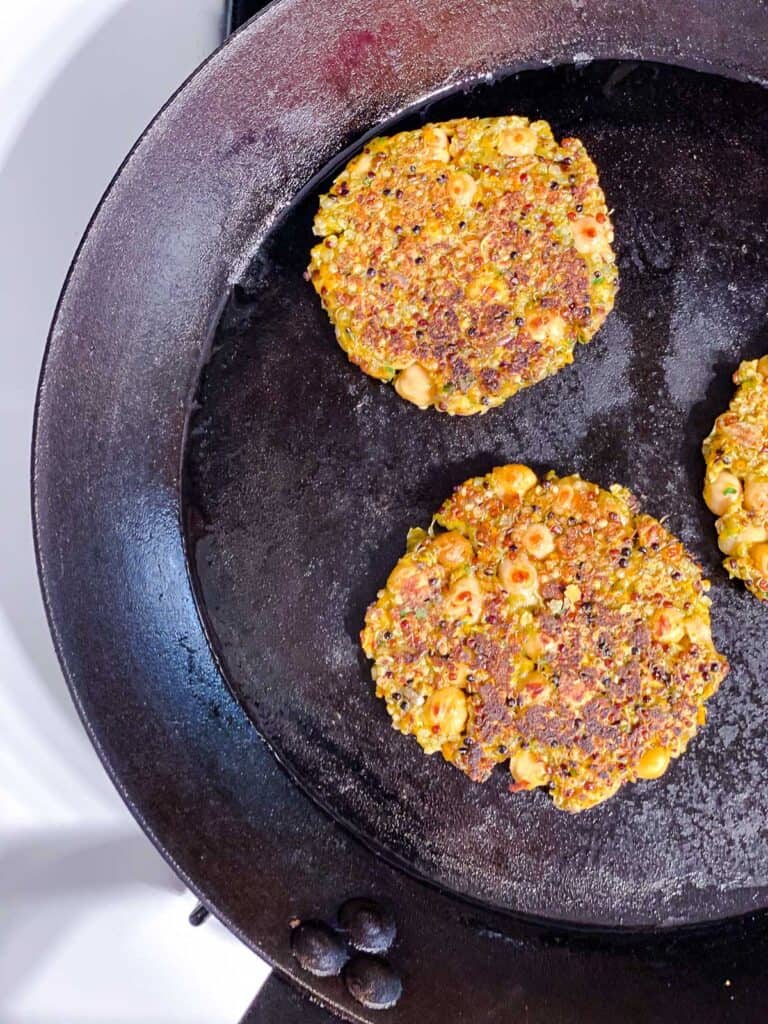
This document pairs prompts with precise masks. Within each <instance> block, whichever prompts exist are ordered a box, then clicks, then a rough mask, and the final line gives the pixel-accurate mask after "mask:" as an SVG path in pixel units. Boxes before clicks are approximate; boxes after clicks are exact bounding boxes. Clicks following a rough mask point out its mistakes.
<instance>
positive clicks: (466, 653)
mask: <svg viewBox="0 0 768 1024" xmlns="http://www.w3.org/2000/svg"><path fill="white" fill-rule="evenodd" d="M440 528H442V530H443V531H447V532H439V529H440ZM708 588H709V584H708V582H707V581H706V580H704V579H703V578H702V575H701V571H700V569H699V567H698V566H697V565H696V564H695V562H694V561H693V560H692V559H691V558H690V556H689V555H687V554H686V552H685V550H684V548H683V545H682V544H681V543H680V541H679V540H677V539H676V538H675V537H673V536H672V535H671V534H670V533H669V532H668V531H667V530H665V529H664V527H663V526H662V525H661V524H660V523H659V522H658V521H657V520H655V519H652V518H651V517H650V516H647V515H642V514H639V513H638V512H637V506H636V501H635V499H634V498H633V497H632V495H631V494H630V493H629V492H628V491H626V490H625V489H623V488H621V487H618V486H614V487H612V488H611V490H610V492H609V491H605V490H602V489H601V488H600V487H597V486H596V485H595V484H591V483H587V482H586V481H584V480H582V479H580V478H579V477H578V476H570V477H566V478H564V479H558V478H557V477H556V476H555V475H554V474H553V473H550V474H549V475H548V476H547V477H546V478H545V479H543V480H541V481H539V480H537V478H536V476H535V474H534V473H533V471H532V470H530V469H528V468H527V467H526V466H503V467H500V468H498V469H495V470H494V471H493V472H492V473H490V474H489V475H488V476H485V477H476V478H475V479H472V480H468V481H467V482H466V483H464V484H462V485H461V486H460V487H459V488H457V490H456V491H455V493H454V494H453V496H452V497H451V498H450V499H449V500H448V501H446V502H445V504H444V505H443V506H442V508H441V509H440V511H439V512H438V513H437V515H436V516H435V518H434V521H433V524H432V527H431V528H430V530H429V532H425V531H424V530H420V529H415V530H411V532H410V534H409V538H408V551H407V553H406V554H405V555H404V556H403V558H401V559H400V561H399V562H398V564H397V565H396V566H395V568H394V570H393V571H392V573H391V575H390V577H389V579H388V580H387V585H386V587H385V589H384V590H382V591H380V592H379V595H378V598H377V600H376V602H375V603H374V604H372V605H371V606H370V608H369V609H368V612H367V614H366V619H365V628H364V630H363V632H362V635H361V639H362V645H363V648H364V650H365V653H366V654H367V655H368V657H369V658H372V659H373V660H374V662H375V665H374V668H373V676H374V678H375V680H376V692H377V694H378V695H379V696H380V697H383V698H384V699H385V701H386V704H387V710H388V711H389V714H390V715H391V717H392V720H393V724H394V727H395V728H396V729H399V730H400V731H401V732H403V733H412V734H413V735H414V736H415V737H416V739H417V740H418V742H419V743H420V744H421V746H422V747H423V748H424V750H425V751H426V752H427V753H434V752H435V751H438V750H439V751H441V752H442V754H443V757H445V758H446V760H448V761H451V762H452V763H453V764H455V765H457V766H458V767H459V768H461V770H462V771H464V772H466V773H467V775H469V777H470V778H472V779H474V780H476V781H478V782H482V781H484V780H485V779H486V778H487V777H488V776H489V774H490V772H491V769H492V768H493V766H494V765H495V764H498V763H499V762H502V761H507V760H509V763H510V770H511V772H512V776H513V778H514V780H515V785H514V786H513V787H512V788H513V789H532V788H534V787H536V786H549V788H550V791H551V793H552V796H553V798H554V801H555V804H556V805H557V806H558V807H560V808H562V809H564V810H568V811H580V810H584V809H585V808H587V807H592V806H593V805H594V804H596V803H599V802H600V801H601V800H605V799H607V798H608V797H610V796H612V795H613V794H614V793H615V792H616V790H617V789H618V788H619V786H621V785H622V784H623V783H625V782H633V781H635V780H636V779H638V778H644V779H650V778H657V777H658V776H659V775H662V774H663V773H664V771H665V770H666V768H667V766H668V764H669V761H670V758H673V757H678V756H679V755H680V754H682V753H683V751H684V750H685V748H686V746H687V744H688V742H689V740H690V739H691V737H692V736H693V735H694V734H695V732H696V730H697V728H698V726H700V725H702V724H703V723H704V721H705V718H706V712H705V708H704V702H705V700H706V699H707V698H708V697H709V696H711V695H712V694H713V693H714V692H715V690H716V689H717V687H718V686H719V684H720V682H721V680H722V679H723V677H724V676H725V675H726V673H727V671H728V664H727V662H726V660H725V658H724V657H723V656H722V655H721V654H719V653H718V652H717V651H716V649H715V647H714V644H713V641H712V636H711V632H710V619H709V599H708V598H707V597H706V596H705V595H706V591H707V590H708Z"/></svg>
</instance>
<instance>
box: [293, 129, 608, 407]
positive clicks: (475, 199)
mask: <svg viewBox="0 0 768 1024" xmlns="http://www.w3.org/2000/svg"><path fill="white" fill-rule="evenodd" d="M314 230H315V234H317V235H319V236H320V237H321V238H322V239H323V241H322V242H320V243H319V244H318V245H316V246H315V247H314V248H313V249H312V256H311V262H310V265H309V270H308V277H309V279H310V280H311V281H312V283H313V284H314V286H315V288H316V289H317V292H318V294H319V295H320V298H321V300H322V303H323V306H324V307H325V309H326V310H327V312H328V315H329V316H330V318H331V321H332V322H333V325H334V327H335V329H336V337H337V338H338V341H339V344H340V345H341V347H342V348H343V349H344V350H345V352H346V353H347V354H348V356H349V358H350V359H351V361H352V362H353V363H356V364H357V365H358V366H359V367H361V369H363V370H364V371H365V372H366V373H368V374H370V375H371V376H373V377H377V378H379V379H380V380H385V381H392V382H393V383H394V385H395V388H396V389H397V391H398V393H399V394H400V395H401V396H402V397H403V398H406V399H408V400H410V401H412V402H414V403H415V404H416V405H418V406H419V407H420V408H426V407H427V406H434V407H435V408H437V409H440V410H441V411H443V412H448V413H452V414H469V413H476V412H485V411H486V410H487V409H489V408H490V407H491V406H495V405H500V404H501V403H502V402H504V401H505V400H506V399H507V398H509V397H510V396H511V395H514V394H515V393H516V392H517V391H519V390H520V389H521V388H524V387H528V386H529V385H531V384H534V383H536V382H537V381H540V380H541V379H542V378H544V377H547V376H549V375H550V374H553V373H555V372H557V371H558V370H559V369H561V368H562V367H563V366H565V365H567V364H568V363H570V362H572V361H573V349H574V345H575V344H576V342H577V341H581V342H587V341H589V340H590V339H591V338H592V337H593V335H594V334H595V332H596V331H597V330H598V328H599V327H600V326H601V324H602V323H603V321H604V320H605V318H606V316H607V315H608V313H609V312H610V310H611V309H612V308H613V302H614V296H615V293H616V287H617V270H616V264H615V258H614V254H613V251H612V249H611V242H612V239H613V228H612V226H611V222H610V219H609V216H608V210H607V207H606V202H605V197H604V195H603V192H602V190H601V188H600V186H599V184H598V179H597V171H596V170H595V165H594V164H593V162H592V160H591V159H590V158H589V156H588V155H587V152H586V150H585V148H584V146H583V145H582V143H581V142H580V141H579V140H578V139H570V138H568V139H563V141H562V142H561V143H560V144H558V143H557V142H556V141H555V139H554V137H553V135H552V130H551V128H550V126H549V125H548V124H547V122H546V121H534V122H533V123H529V121H528V120H527V119H526V118H524V117H498V118H482V119H478V118H462V119H459V120H455V121H446V122H445V123H443V124H439V125H427V126H426V127H425V128H421V129H419V130H418V131H411V132H402V133H400V134H399V135H394V136H392V137H391V138H377V139H374V140H373V141H371V142H369V143H368V144H367V145H366V146H365V148H364V149H363V151H362V153H361V154H360V155H359V156H357V157H356V158H355V159H354V160H352V161H351V163H350V164H348V166H347V167H346V168H345V169H344V171H343V172H342V173H341V174H340V175H339V176H338V178H336V180H335V181H334V182H333V185H332V186H331V189H330V191H329V192H328V194H327V195H324V196H322V197H321V199H320V209H319V211H318V213H317V216H316V217H315V223H314Z"/></svg>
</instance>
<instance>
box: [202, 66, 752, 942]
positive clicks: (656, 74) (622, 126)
mask: <svg viewBox="0 0 768 1024" xmlns="http://www.w3.org/2000/svg"><path fill="white" fill-rule="evenodd" d="M505 113H517V114H524V115H527V116H529V117H531V118H539V117H543V118H546V119H547V120H549V121H550V122H551V124H552V126H553V129H554V131H555V134H556V136H557V137H558V138H561V137H563V136H565V135H569V134H574V135H578V136H579V137H580V138H582V139H583V140H584V142H585V144H586V146H587V148H588V150H589V152H590V154H591V155H592V156H593V158H594V159H595V161H596V163H597V165H598V169H599V172H600V177H601V183H602V185H603V188H604V190H605V193H606V195H607V198H608V203H609V206H610V207H612V208H614V210H615V213H614V223H615V228H616V250H617V253H618V259H619V269H620V275H621V278H620V292H619V296H618V300H617V303H616V309H615V312H614V313H613V314H612V315H611V317H610V318H609V320H608V322H607V324H606V326H605V327H604V328H603V330H602V331H601V332H600V333H599V335H598V336H597V338H596V339H595V340H594V341H593V342H592V343H591V344H590V345H588V346H585V347H580V348H579V349H578V351H577V353H576V361H575V363H574V365H573V366H571V367H570V368H568V369H566V370H564V371H563V372H561V373H559V374H558V375H557V376H555V377H553V378H550V379H549V380H547V381H545V382H543V383H542V384H539V385H537V386H536V387H534V388H532V389H530V390H528V391H525V392H523V393H521V394H519V395H518V396H516V397H515V398H513V399H511V400H510V401H509V402H508V403H507V404H506V405H505V406H503V407H502V408H500V409H497V410H493V411H491V412H489V413H488V414H487V415H485V416H482V417H471V418H463V419H458V418H456V419H453V418H450V417H447V416H445V415H442V414H440V413H437V412H434V411H429V412H419V411H418V410H417V409H415V408H414V407H413V406H410V405H408V404H406V403H405V402H403V401H402V400H400V399H399V398H398V397H397V395H396V394H395V392H394V390H393V389H392V388H391V387H387V386H385V385H383V384H380V383H378V382H376V381H374V380H372V379H370V378H368V377H366V376H364V375H363V374H362V373H361V372H360V371H359V370H358V369H356V368H355V367H354V366H352V365H350V364H349V363H348V362H347V360H346V357H345V356H344V354H343V353H342V352H341V350H340V349H339V348H338V346H337V345H336V342H335V340H334V336H333V331H332V328H331V326H330V324H329V322H328V320H327V318H326V316H325V314H324V313H323V312H322V310H321V308H320V305H319V302H318V300H317V297H316V296H315V293H314V290H313V289H312V288H311V286H310V285H308V284H307V283H306V282H305V281H304V280H303V277H302V274H303V272H304V270H305V268H306V265H307V262H308V253H309V248H310V246H311V244H312V234H311V222H312V217H313V215H314V212H315V210H316V207H317V196H318V194H319V193H320V192H321V191H323V190H324V189H325V187H326V186H327V184H328V181H329V180H330V177H331V176H332V173H333V171H336V170H338V168H337V167H335V168H333V169H332V170H329V174H328V176H327V177H326V179H325V180H324V181H323V182H321V183H320V184H319V186H318V188H317V189H315V190H314V191H312V192H311V193H310V194H308V195H305V196H303V197H301V198H300V199H299V201H297V203H296V204H295V205H294V206H292V207H291V208H290V209H288V210H286V211H285V215H284V217H283V218H282V219H281V221H280V223H279V224H278V225H277V226H276V227H275V229H274V231H273V232H272V233H271V235H270V236H269V237H268V238H267V239H266V240H265V242H264V244H263V245H262V247H261V249H260V250H259V251H258V252H257V253H256V254H255V256H254V258H253V261H252V264H251V266H250V269H249V271H248V274H247V275H246V276H245V277H244V279H243V280H242V281H241V283H240V284H239V285H237V286H236V287H235V288H234V289H233V291H232V294H231V297H230V300H229V301H228V303H227V305H226V308H225V309H224V312H223V315H222V318H221V321H220V324H219V326H218V329H217V332H216V336H215V339H214V343H213V350H212V355H211V359H210V362H209V363H208V365H207V367H206V368H205V370H204V372H203V374H202V378H201V381H200V387H199V394H198V405H197V411H196V412H195V414H194V416H193V418H192V421H191V423H190V430H189V435H188V448H187V453H186V464H185V517H186V531H187V541H188V545H189V550H190V554H191V562H192V565H193V573H194V575H195V581H194V582H195V587H196V592H197V595H198V600H199V603H200V607H201V611H202V614H203V617H204V620H205V622H206V628H207V630H208V633H209V637H210V639H211V642H212V644H213V647H214V649H215V651H216V653H217V656H218V657H219V660H220V663H221V665H222V669H223V671H224V673H225V676H226V678H227V680H228V683H229V685H230V687H231V688H232V690H233V692H234V693H235V695H236V696H237V697H238V699H239V700H240V701H241V702H242V704H243V705H244V707H245V709H246V710H247V712H248V714H249V715H250V716H251V718H252V720H253V721H254V723H255V724H256V726H257V728H258V729H259V731H260V732H261V733H262V735H263V736H264V737H265V738H266V739H267V741H268V742H269V743H270V745H271V746H272V748H273V750H274V751H275V753H276V754H277V756H278V757H279V759H280V760H281V761H282V763H283V764H284V765H285V766H286V767H287V769H288V770H289V771H290V772H291V773H292V775H293V776H294V777H295V778H296V779H297V780H298V781H299V782H300V784H301V785H302V786H304V787H305V788H306V789H307V790H308V791H309V792H310V793H311V794H312V795H313V796H314V797H315V799H317V800H318V801H320V802H321V803H322V804H323V805H324V806H325V807H326V808H327V809H328V810H329V811H330V812H331V813H332V814H333V815H335V816H336V817H337V818H338V819H339V820H341V821H342V822H344V823H345V824H346V825H347V826H348V827H349V828H351V829H352V830H353V831H354V832H355V833H356V834H357V835H359V836H360V837H361V838H362V839H363V840H364V841H366V842H367V843H369V844H370V845H372V846H374V847H376V848H377V849H378V850H380V851H381V852H383V853H384V854H385V855H386V856H387V857H389V858H390V859H393V860H395V861H396V862H398V863H400V864H402V865H403V866H405V867H407V868H408V869H409V870H411V871H414V872H416V873H418V874H419V875H420V876H422V877H424V878H426V879H428V880H431V881H433V882H434V883H436V884H438V885H440V886H442V887H444V888H447V889H450V890H452V891H455V892H457V893H460V894H462V895H464V896H467V897H469V898H471V899H474V900H479V901H482V902H486V903H489V904H492V905H494V906H496V907H501V908H506V909H509V910H512V911H515V912H517V913H520V914H525V915H533V916H536V917H541V918H548V919H556V920H559V921H562V922H570V923H578V924H584V925H599V926H607V927H613V926H623V927H639V926H649V925H671V924H677V923H694V922H700V921H703V920H705V919H708V918H717V917H723V916H730V915H734V914H740V913H745V912H748V911H750V910H754V909H755V908H757V907H762V906H766V905H768V843H767V842H766V838H767V836H766V833H767V831H768V747H766V743H765V733H766V721H767V720H768V693H766V687H765V680H766V679H767V678H768V650H767V649H766V648H767V645H766V637H767V636H768V605H760V604H759V603H758V602H757V601H756V600H755V599H754V598H752V597H750V596H749V595H748V594H747V593H746V592H745V591H744V590H743V588H742V587H741V586H740V585H737V584H732V583H730V582H729V581H728V580H727V579H726V577H725V575H724V572H723V570H722V568H721V566H720V556H719V553H718V551H717V547H716V542H715V533H714V522H713V519H712V517H711V516H710V514H709V513H708V512H707V510H706V508H705V507H704V506H703V504H702V501H701V497H700V493H701V483H702V471H703V464H702V460H701V456H700V446H701V441H702V439H703V437H704V436H706V434H707V433H708V432H709V429H710V427H711V424H712V421H713V419H714V417H715V416H716V415H717V414H718V413H719V412H721V411H722V410H723V409H724V408H725V407H726V406H727V403H728V400H729V397H730V394H731V391H732V385H731V383H730V375H731V373H732V371H733V369H734V368H735V367H736V365H737V364H738V363H739V362H740V361H741V360H742V359H746V358H752V357H755V356H756V355H758V354H761V353H763V352H765V351H768V328H767V327H766V323H767V322H768V321H767V320H766V311H767V309H768V248H767V247H766V243H765V237H764V233H765V224H766V223H767V222H768V97H767V96H766V93H765V91H764V90H763V89H761V88H760V87H758V86H756V85H750V84H744V83H737V82H733V81H729V80H725V79H722V78H718V77H715V76H709V75H704V74H701V73H696V72H691V71H685V70H681V69H676V68H671V67H666V66H657V65H651V64H642V63H641V64H628V63H602V62H601V63H594V64H591V65H589V66H587V67H585V68H581V69H577V68H574V67H564V68H556V69H547V70H542V71H531V72H524V73H521V74H518V75H514V76H511V77H508V78H505V79H503V80H500V81H498V82H496V83H494V84H492V85H488V84H483V85H479V86H478V87H476V88H474V89H471V90H468V91H465V92H461V93H455V94H451V95H449V96H447V97H442V98H440V99H439V100H436V101H435V102H433V103H431V104H427V105H426V106H425V107H423V108H422V109H420V110H419V111H417V112H413V111H411V112H409V113H408V114H407V115H405V116H403V117H402V118H401V119H399V120H398V121H397V122H395V123H392V124H388V125H386V126H384V127H383V128H382V129H381V130H382V131H386V132H391V131H396V130H401V129H404V128H411V127H415V126H417V125H419V124H421V123H424V122H425V121H437V120H444V119H446V118H449V117H456V116H489V115H499V114H505ZM509 461H520V462H526V463H529V464H531V465H533V466H534V467H537V468H539V469H546V468H553V469H555V470H556V471H557V472H558V473H560V474H566V473H570V472H574V471H577V472H579V473H581V474H582V475H583V476H584V477H585V478H588V479H590V480H593V481H595V482H596V483H599V484H601V485H602V486H604V487H605V486H608V485H609V484H611V483H613V482H618V483H621V484H625V485H627V486H629V487H630V488H631V489H632V490H634V492H635V493H636V494H637V495H638V496H639V497H640V498H641V500H642V503H643V506H644V508H645V510H646V511H648V512H650V513H651V514H653V515H655V516H668V517H669V520H668V523H669V526H670V528H671V529H672V531H673V532H675V533H676V534H678V535H679V536H680V537H681V538H682V539H683V541H684V542H685V544H686V545H687V547H688V548H689V550H691V551H692V552H693V553H694V555H695V556H696V557H697V558H698V559H699V560H700V561H701V562H702V564H703V565H704V568H705V571H706V573H707V574H708V575H709V576H710V577H711V579H712V580H713V587H712V598H713V620H714V632H715V638H716V642H717V645H718V646H719V648H720V649H721V650H722V651H723V652H724V653H726V654H727V656H728V658H729V659H730V662H731V674H730V676H729V677H728V679H727V680H726V681H725V683H724V685H723V687H722V688H721V690H720V692H719V693H718V695H717V696H716V697H715V698H714V699H713V700H712V701H711V702H710V724H709V725H708V726H707V727H706V728H705V729H703V730H702V732H701V733H700V735H699V736H698V737H697V738H696V739H695V740H694V742H693V743H692V744H691V746H690V748H689V750H688V753H687V754H686V755H685V756H684V757H683V758H682V759H681V760H679V761H677V762H675V763H673V765H672V767H671V768H670V770H669V772H668V773H667V775H666V776H665V777H664V778H663V779H662V780H660V781H658V782H655V783H645V784H639V785H635V786H629V787H626V788H624V789H623V790H622V791H621V792H620V793H619V794H618V795H617V796H616V797H615V798H614V799H612V800H611V801H609V802H608V803H606V804H603V805H601V806H599V807H597V808H596V809H594V810H592V811H589V812H586V813H584V814H581V815H578V816H570V815H567V814H564V813H562V812H559V811H556V810H555V808H554V807H553V805H552V803H551V802H550V800H549V799H548V797H547V796H546V795H545V794H544V793H541V792H537V793H534V794H529V795H526V794H522V795H514V796H513V795H511V794H509V793H508V791H507V786H508V782H509V777H508V775H507V774H506V773H505V772H504V771H503V770H500V771H498V772H497V773H496V774H494V776H493V777H492V779H491V780H490V781H489V782H488V783H486V784H485V785H483V786H478V785H475V784H473V783H471V782H469V781H468V780H467V779H466V778H465V777H464V776H463V775H462V774H461V773H460V772H458V771H457V770H456V769H454V768H452V767H450V766H449V765H448V764H446V763H445V762H444V761H443V760H442V759H441V758H440V757H439V756H437V757H432V758H428V757H426V756H424V754H423V753H422V752H421V750H420V749H419V747H418V746H417V744H416V743H415V741H414V740H413V739H412V738H407V737H403V736H400V735H399V734H398V733H396V732H394V731H393V730H392V729H391V728H390V723H389V719H388V717H387V715H386V712H385V710H384V706H383V704H382V703H381V702H380V701H378V700H377V699H376V698H375V696H374V688H373V684H372V682H371V679H370V672H369V669H368V666H367V663H366V661H365V659H364V657H363V656H362V653H361V650H360V647H359V642H358V634H359V631H360V628H361V626H362V621H363V615H364V612H365V609H366V607H367V605H368V604H369V603H370V602H371V601H372V600H373V599H374V598H375V596H376V592H377V590H378V589H379V588H380V587H381V586H382V585H383V583H384V580H385V578H386V576H387V573H388V571H389V569H390V568H391V566H392V565H393V564H394V562H395V561H396V560H397V558H398V557H399V556H400V555H401V554H402V552H403V549H404V544H405V535H406V532H407V530H408V528H409V527H410V526H414V525H426V524H427V523H428V522H429V520H430V518H431V515H432V513H433V512H434V511H435V510H436V509H437V507H438V506H439V505H440V504H441V502H442V501H443V500H444V499H445V498H446V497H447V496H448V494H449V493H450V491H451V489H452V488H453V487H454V486H455V485H457V484H458V483H460V482H461V481H462V480H464V479H466V478H467V477H469V476H471V475H474V474H477V473H485V472H487V471H488V470H489V469H490V468H491V467H492V466H494V465H496V464H498V463H504V462H509ZM254 742H258V740H257V738H256V736H254Z"/></svg>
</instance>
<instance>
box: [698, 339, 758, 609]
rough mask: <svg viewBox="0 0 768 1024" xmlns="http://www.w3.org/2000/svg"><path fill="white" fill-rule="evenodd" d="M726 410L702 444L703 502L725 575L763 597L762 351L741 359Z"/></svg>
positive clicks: (734, 376)
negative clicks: (714, 529)
mask: <svg viewBox="0 0 768 1024" xmlns="http://www.w3.org/2000/svg"><path fill="white" fill-rule="evenodd" d="M733 380H734V383H735V384H737V385H738V388H737V390H736V394H735V395H734V396H733V398H732V400H731V404H730V406H729V408H728V412H724V413H723V414H722V416H718V417H717V419H716V420H715V426H714V428H713V430H712V433H711V434H710V435H709V437H708V438H707V439H706V441H705V442H704V445H703V452H704V460H705V462H706V465H707V471H706V478H705V482H704V500H705V501H706V503H707V505H708V506H709V509H710V511H712V512H714V513H715V515H716V516H718V520H717V534H718V539H717V542H718V544H719V545H720V550H721V551H722V552H723V553H724V554H725V555H726V558H725V559H724V562H723V564H724V565H725V568H726V569H727V570H728V575H729V576H735V577H738V579H740V580H744V582H745V583H746V585H747V587H748V589H749V590H751V591H752V593H753V594H754V595H755V596H756V597H759V598H760V600H761V601H768V355H766V356H763V358H762V359H752V360H750V361H748V362H745V363H742V364H741V366H740V367H739V368H738V370H737V371H736V372H735V373H734V375H733Z"/></svg>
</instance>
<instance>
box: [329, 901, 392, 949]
mask: <svg viewBox="0 0 768 1024" xmlns="http://www.w3.org/2000/svg"><path fill="white" fill-rule="evenodd" d="M339 925H340V926H341V928H342V930H343V931H344V932H345V933H346V935H347V937H348V939H349V942H350V943H351V944H352V945H353V946H354V947H355V949H359V950H361V951H362V952H364V953H386V952H387V950H388V949H389V948H390V946H391V945H392V943H393V942H394V941H395V935H396V934H397V928H396V926H395V919H394V917H393V916H392V914H391V913H390V911H389V910H387V909H386V907H383V906H381V904H379V903H376V902H375V901H374V900H365V899H352V900H347V902H346V903H344V904H343V905H342V907H341V909H340V910H339Z"/></svg>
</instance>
